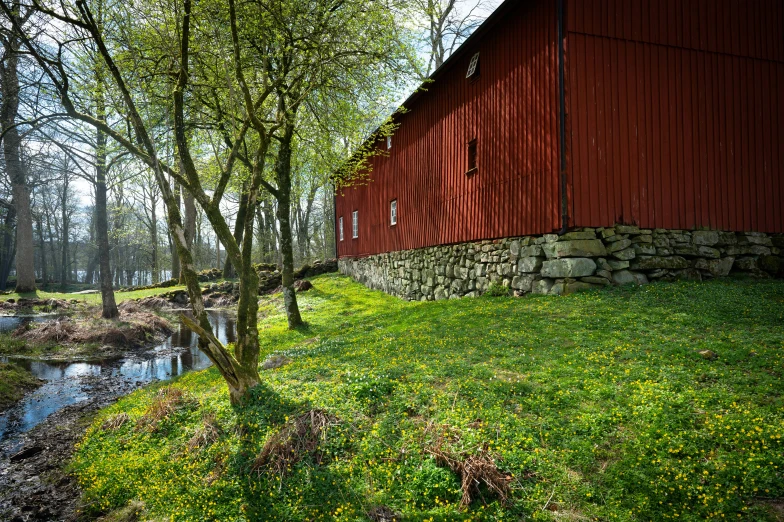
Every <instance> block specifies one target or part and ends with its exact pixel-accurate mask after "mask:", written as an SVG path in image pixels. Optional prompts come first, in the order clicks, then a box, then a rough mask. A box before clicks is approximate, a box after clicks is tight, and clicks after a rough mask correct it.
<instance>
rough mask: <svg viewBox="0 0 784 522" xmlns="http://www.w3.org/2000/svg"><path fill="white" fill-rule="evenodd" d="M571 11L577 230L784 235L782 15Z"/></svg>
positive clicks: (614, 0)
mask: <svg viewBox="0 0 784 522" xmlns="http://www.w3.org/2000/svg"><path fill="white" fill-rule="evenodd" d="M568 6H569V7H568V15H567V31H568V67H569V72H568V77H569V84H568V89H569V97H568V104H569V105H568V106H569V111H568V118H569V119H568V121H569V123H568V125H567V128H568V129H569V136H568V137H567V139H568V140H569V141H570V143H569V152H570V161H569V182H570V184H571V189H572V198H571V199H570V206H571V208H570V215H571V216H573V219H572V221H571V222H570V225H577V226H604V225H611V224H612V223H614V222H622V223H635V224H639V225H640V226H642V227H645V228H655V227H661V228H678V229H690V228H694V227H710V228H716V229H722V230H735V231H760V232H784V216H782V202H784V182H783V181H784V180H782V178H783V177H784V176H782V170H783V169H782V161H784V99H782V94H784V2H782V1H781V0H753V1H743V0H668V1H664V0H574V1H570V2H569V4H568Z"/></svg>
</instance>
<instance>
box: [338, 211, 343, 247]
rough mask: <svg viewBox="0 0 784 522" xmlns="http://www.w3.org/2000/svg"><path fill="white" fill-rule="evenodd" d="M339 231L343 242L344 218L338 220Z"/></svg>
mask: <svg viewBox="0 0 784 522" xmlns="http://www.w3.org/2000/svg"><path fill="white" fill-rule="evenodd" d="M338 230H340V240H341V241H343V216H340V217H339V218H338Z"/></svg>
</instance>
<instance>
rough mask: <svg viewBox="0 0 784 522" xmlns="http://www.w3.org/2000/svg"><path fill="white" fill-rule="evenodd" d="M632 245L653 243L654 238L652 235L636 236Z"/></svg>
mask: <svg viewBox="0 0 784 522" xmlns="http://www.w3.org/2000/svg"><path fill="white" fill-rule="evenodd" d="M632 243H653V236H652V235H650V234H648V235H639V236H634V237H633V238H632Z"/></svg>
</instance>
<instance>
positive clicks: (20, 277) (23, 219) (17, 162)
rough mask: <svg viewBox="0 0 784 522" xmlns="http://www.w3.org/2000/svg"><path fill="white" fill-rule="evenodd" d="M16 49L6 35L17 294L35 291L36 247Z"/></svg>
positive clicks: (5, 121)
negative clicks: (24, 159)
mask: <svg viewBox="0 0 784 522" xmlns="http://www.w3.org/2000/svg"><path fill="white" fill-rule="evenodd" d="M18 50H19V43H18V40H17V39H16V37H14V36H9V37H8V40H7V47H6V49H5V54H6V56H5V60H4V63H3V64H2V67H0V74H2V78H0V81H2V92H3V97H2V105H0V129H2V132H3V133H4V136H3V156H4V159H5V170H6V172H7V173H8V177H9V179H10V180H11V187H12V192H13V199H14V205H15V206H16V291H17V292H19V293H23V292H34V291H35V247H34V245H33V214H32V209H31V205H30V188H29V187H28V186H27V176H25V171H24V169H25V167H24V165H23V164H22V158H21V153H22V140H21V139H20V137H19V132H18V131H17V127H15V123H16V117H17V113H18V110H19V74H18V70H17V66H18V62H19V56H18V54H17V52H18Z"/></svg>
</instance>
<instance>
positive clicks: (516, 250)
mask: <svg viewBox="0 0 784 522" xmlns="http://www.w3.org/2000/svg"><path fill="white" fill-rule="evenodd" d="M509 253H510V254H511V255H513V256H519V255H520V241H512V244H511V245H509Z"/></svg>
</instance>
